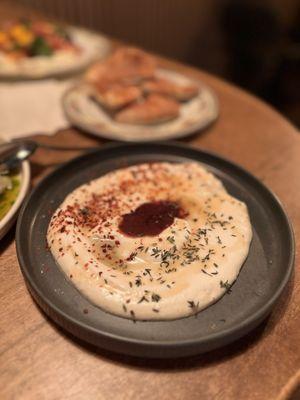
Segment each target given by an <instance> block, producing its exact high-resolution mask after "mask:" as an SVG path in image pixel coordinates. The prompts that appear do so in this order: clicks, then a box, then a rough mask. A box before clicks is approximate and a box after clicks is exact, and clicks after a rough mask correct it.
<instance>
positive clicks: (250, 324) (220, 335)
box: [16, 142, 295, 358]
mask: <svg viewBox="0 0 300 400" xmlns="http://www.w3.org/2000/svg"><path fill="white" fill-rule="evenodd" d="M149 144H151V145H155V144H157V145H158V146H162V147H164V148H168V147H169V148H172V149H177V150H178V151H180V149H183V150H187V151H192V152H197V153H198V154H206V155H208V156H209V157H212V158H216V159H218V160H221V161H222V162H225V164H228V165H229V166H231V168H232V167H233V168H234V169H235V170H238V171H239V172H241V173H242V174H243V175H244V176H246V177H247V178H248V179H250V180H252V181H253V182H254V183H255V184H256V185H258V186H259V187H260V189H261V190H264V191H265V193H267V194H268V196H270V197H271V198H272V201H273V202H274V203H275V204H276V205H277V207H279V209H280V210H281V213H282V216H283V217H284V219H285V222H286V228H287V229H288V232H289V239H290V248H289V254H290V257H289V260H288V262H287V268H286V272H285V275H284V277H283V279H282V280H281V282H280V284H279V285H278V288H277V290H276V291H274V293H273V295H272V296H271V297H270V299H269V300H268V301H267V302H266V303H265V304H264V305H263V306H262V307H261V308H259V309H258V310H257V311H256V312H254V313H253V314H252V315H251V316H249V317H248V318H246V319H245V320H243V321H242V322H240V323H239V324H237V325H235V326H234V327H233V328H228V329H225V330H222V331H221V332H216V333H211V334H208V335H207V336H204V337H202V338H200V339H199V340H197V341H196V340H193V339H187V340H174V341H170V340H168V341H163V340H160V341H155V342H154V341H153V340H145V339H135V338H130V337H125V336H122V335H118V334H112V333H109V332H103V331H102V332H99V330H97V329H95V328H93V327H91V326H88V325H87V324H85V323H82V322H78V320H76V318H72V317H70V316H69V315H68V314H67V313H65V312H64V310H61V309H60V308H58V307H56V305H55V304H53V303H52V302H51V300H49V299H48V298H46V297H45V296H44V295H43V293H42V291H41V290H40V289H39V287H38V286H37V285H36V284H35V282H33V280H32V279H31V276H30V273H29V272H28V270H27V268H26V263H25V260H24V254H23V252H22V244H21V236H22V229H23V227H22V223H23V216H24V213H25V212H26V209H27V207H28V206H29V204H30V200H31V197H32V196H33V195H34V194H35V192H36V191H37V190H38V189H39V188H40V187H42V186H43V185H45V184H47V181H48V180H50V179H53V177H54V176H55V175H57V174H60V173H61V172H62V171H63V170H64V169H65V168H66V167H68V166H71V165H73V164H75V163H78V162H80V161H81V159H85V158H86V157H87V156H88V155H89V154H93V153H97V152H99V153H101V152H103V151H105V150H106V149H110V150H114V149H115V148H119V147H126V146H133V147H139V146H144V145H145V143H135V144H129V143H123V144H119V143H110V144H107V145H104V146H102V147H101V148H96V149H95V150H92V151H91V152H88V153H85V154H83V155H81V156H79V157H76V158H75V159H72V160H71V161H69V162H67V163H65V164H63V165H62V166H59V167H58V168H57V169H55V170H54V171H52V172H51V173H50V174H49V175H47V176H46V177H45V178H44V179H42V180H41V181H40V182H39V184H38V185H37V186H36V187H35V188H34V189H33V190H32V192H31V193H30V194H29V195H28V196H27V198H26V200H25V202H24V203H23V205H22V208H21V210H20V213H19V217H18V222H17V227H16V250H17V256H18V261H19V264H20V268H21V271H22V274H23V276H24V278H25V281H26V284H27V285H28V286H29V290H30V292H31V294H32V295H33V297H34V298H35V300H36V301H37V303H38V304H39V305H40V306H41V307H42V309H43V310H44V311H45V312H46V314H47V315H49V316H50V317H51V318H52V319H54V320H55V322H56V323H58V324H59V325H60V326H62V327H63V328H64V329H66V330H67V331H69V332H71V333H72V334H73V335H75V336H77V337H79V338H81V339H83V340H85V341H88V342H90V343H93V341H91V340H89V338H87V337H85V335H81V334H80V332H77V333H74V331H73V330H70V329H68V327H66V325H65V324H63V323H62V321H61V320H64V319H65V320H67V322H68V324H71V325H72V324H73V326H75V327H76V328H77V329H79V330H80V329H84V330H86V331H87V333H88V334H96V335H97V336H100V337H102V338H103V339H109V340H113V341H117V342H119V343H121V344H122V343H123V344H124V343H125V344H126V343H128V344H132V345H137V346H139V347H148V348H149V346H152V348H153V347H156V348H166V347H167V349H170V350H172V349H174V347H176V348H186V347H189V346H200V345H201V344H204V343H208V344H209V343H211V342H214V341H216V340H221V339H223V342H224V344H227V343H230V342H232V341H234V340H236V339H238V338H240V337H241V336H243V335H245V334H246V333H248V332H249V331H250V330H251V329H252V328H254V327H255V326H257V325H258V323H259V322H261V321H262V320H263V319H264V318H265V317H266V316H267V315H268V314H269V312H270V311H271V309H272V307H273V306H274V304H275V303H276V301H277V300H278V298H279V297H280V295H281V293H282V291H283V289H284V288H285V286H286V284H287V282H288V280H289V279H290V276H291V274H292V271H293V267H294V259H295V238H294V232H293V228H292V224H291V222H290V220H289V218H288V216H287V213H286V212H285V210H284V207H283V206H282V204H281V202H280V200H279V199H278V197H277V196H276V195H275V194H274V193H273V192H272V191H271V190H270V189H268V188H267V187H266V186H265V185H264V184H263V183H262V182H261V181H260V180H259V179H258V178H256V177H255V176H254V175H252V174H251V173H250V172H248V171H247V170H246V169H244V168H243V167H241V166H239V165H238V164H236V163H233V162H231V161H230V160H228V159H227V158H225V157H221V156H219V155H218V154H216V153H214V152H211V151H203V150H200V149H198V148H195V147H192V146H189V145H186V144H182V143H176V142H171V143H170V142H157V143H154V142H150V143H149ZM191 158H192V157H191ZM49 310H51V311H52V310H53V311H54V312H55V313H57V315H58V317H57V316H55V317H54V316H53V315H50V314H51V313H49ZM154 323H155V322H154ZM245 330H246V332H245ZM230 336H231V338H229V337H230ZM93 344H95V343H93ZM98 346H99V345H98ZM221 346H222V345H218V346H213V348H217V347H221ZM100 347H101V346H100ZM103 348H107V349H109V350H112V351H116V352H120V353H121V352H122V351H118V350H114V349H113V346H111V345H110V346H107V345H104V346H103ZM201 352H204V351H200V353H201ZM123 353H125V354H133V353H132V352H126V351H124V352H123ZM196 353H199V351H198V352H196V351H191V352H188V351H187V352H184V354H181V353H180V352H179V354H178V355H177V356H179V357H180V356H181V357H182V356H185V355H191V354H196ZM147 357H155V356H151V355H147ZM162 357H164V358H165V357H174V355H172V354H171V355H169V354H168V352H167V353H166V354H163V355H162Z"/></svg>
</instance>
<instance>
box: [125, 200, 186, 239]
mask: <svg viewBox="0 0 300 400" xmlns="http://www.w3.org/2000/svg"><path fill="white" fill-rule="evenodd" d="M184 215H185V214H184V212H183V211H182V209H181V208H180V206H179V205H178V204H177V203H174V202H171V201H154V202H151V203H145V204H142V205H141V206H139V207H138V208H137V209H136V210H135V211H132V212H131V213H129V214H124V215H123V217H122V221H121V222H120V224H119V229H120V231H121V232H123V233H124V234H126V235H128V236H132V237H141V236H156V235H159V234H160V233H161V232H162V231H163V230H165V229H166V228H168V227H169V226H170V225H172V223H173V221H174V218H175V217H181V218H183V217H184Z"/></svg>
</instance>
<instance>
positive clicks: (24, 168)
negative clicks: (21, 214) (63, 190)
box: [0, 161, 30, 240]
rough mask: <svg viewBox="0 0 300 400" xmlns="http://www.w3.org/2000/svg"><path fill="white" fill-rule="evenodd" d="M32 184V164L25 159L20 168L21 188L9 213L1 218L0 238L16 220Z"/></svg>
mask: <svg viewBox="0 0 300 400" xmlns="http://www.w3.org/2000/svg"><path fill="white" fill-rule="evenodd" d="M29 186H30V164H29V162H28V161H24V162H23V163H22V165H21V168H20V190H19V193H18V196H17V198H16V200H15V202H14V204H13V205H12V207H11V208H10V209H9V211H8V213H7V214H5V215H4V217H3V218H2V219H1V220H0V240H1V239H2V238H3V236H4V235H5V234H6V233H7V232H8V230H9V229H10V228H11V227H12V225H13V223H14V222H15V220H16V218H17V215H18V211H19V208H20V206H21V204H22V203H23V200H24V198H25V196H26V194H27V192H28V190H29Z"/></svg>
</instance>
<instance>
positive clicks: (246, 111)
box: [0, 60, 300, 400]
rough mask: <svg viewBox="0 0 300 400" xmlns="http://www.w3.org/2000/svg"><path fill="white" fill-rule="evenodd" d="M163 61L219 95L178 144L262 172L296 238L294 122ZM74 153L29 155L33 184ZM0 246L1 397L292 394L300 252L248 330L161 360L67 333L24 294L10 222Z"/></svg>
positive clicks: (299, 188) (187, 398) (57, 139)
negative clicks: (198, 128)
mask: <svg viewBox="0 0 300 400" xmlns="http://www.w3.org/2000/svg"><path fill="white" fill-rule="evenodd" d="M162 63H163V65H164V66H168V67H171V68H174V69H176V70H177V71H182V72H184V73H185V74H187V75H189V76H191V77H194V78H199V79H202V80H203V81H204V82H205V83H206V84H208V85H210V86H211V87H212V88H213V89H214V90H215V92H216V93H217V95H218V97H219V100H220V108H221V115H220V118H219V120H218V121H217V122H216V123H215V124H214V125H213V126H211V127H210V128H209V129H207V130H206V131H204V132H202V133H199V134H198V135H197V136H195V137H193V138H190V139H186V140H185V142H188V143H190V144H192V145H194V146H196V147H199V148H202V149H206V150H212V151H214V152H217V153H218V154H220V155H223V156H225V157H227V158H229V159H231V160H232V161H234V162H237V163H239V164H240V165H242V166H243V167H245V168H247V169H248V170H249V171H251V172H252V173H253V174H255V175H256V176H257V177H259V178H260V179H261V180H263V181H264V182H265V183H266V184H267V185H268V186H269V187H270V188H271V189H272V190H273V191H274V192H275V193H276V194H277V195H278V197H279V198H280V199H281V201H282V203H283V205H284V207H285V208H286V210H287V212H288V214H289V217H290V219H291V221H292V223H293V225H294V230H295V234H296V238H297V237H298V236H299V233H300V207H299V202H300V136H299V134H298V132H297V130H296V129H295V128H294V127H293V126H292V125H291V124H290V123H289V122H288V121H286V120H285V119H284V118H283V117H282V116H281V115H280V114H278V113H277V112H276V111H275V110H273V109H272V108H270V107H269V106H267V105H266V104H264V103H263V102H262V101H260V100H258V99H257V98H255V97H253V96H250V95H249V94H247V93H245V92H244V91H242V90H239V89H238V88H236V87H234V86H232V85H229V84H228V83H225V82H223V81H221V80H219V79H217V78H215V77H212V76H210V75H208V74H206V73H204V72H201V71H198V70H195V69H192V68H189V67H186V66H182V65H179V64H177V63H174V62H170V61H166V60H164V61H162ZM38 139H39V140H40V141H42V142H44V143H51V144H64V145H68V144H72V145H74V144H75V143H76V144H78V145H87V146H89V145H97V144H98V145H102V144H103V143H104V141H101V140H96V139H94V138H92V137H90V136H86V135H84V134H81V133H79V132H78V131H76V130H75V129H70V130H67V131H63V132H60V133H58V134H56V135H55V136H53V137H42V136H41V137H38ZM75 155H76V153H68V154H66V153H54V152H50V151H46V150H39V151H38V152H37V153H36V155H35V156H34V157H33V159H32V173H33V178H34V179H33V181H34V183H36V181H38V180H39V179H41V177H42V176H44V175H45V174H47V173H48V172H49V171H50V170H51V169H52V168H53V167H54V166H55V165H56V164H58V163H61V162H63V161H66V160H67V158H72V157H74V156H75ZM24 240H26V238H24ZM297 250H298V252H299V242H297ZM0 252H1V258H0V313H1V314H0V315H1V319H0V398H1V399H2V400H6V399H22V400H27V399H30V400H35V399H36V400H42V399H47V400H48V399H58V400H59V399H72V400H77V399H105V400H109V399H114V400H118V399H124V400H131V399H144V400H148V399H159V400H165V399H171V400H192V399H200V400H206V399H207V400H211V399H216V400H217V399H220V400H221V399H222V400H232V399H238V400H248V399H249V400H250V399H251V400H271V399H277V400H279V399H283V398H284V399H287V398H290V399H292V397H289V395H288V394H291V392H292V389H290V386H294V385H295V384H296V383H297V382H299V379H300V378H299V376H300V375H299V367H300V348H299V344H300V307H299V304H300V276H299V271H298V268H297V267H299V258H297V259H296V272H295V274H294V277H293V279H292V281H291V282H290V283H289V285H288V287H287V288H286V290H285V292H284V294H283V296H282V297H281V299H280V301H279V302H278V304H277V306H276V308H275V309H274V311H273V313H272V315H271V316H270V318H269V319H268V320H267V321H265V322H264V323H263V324H262V325H261V326H260V327H259V328H257V329H256V330H255V331H254V332H252V333H251V334H249V335H248V336H247V337H245V338H243V339H241V340H239V341H238V342H236V343H234V344H232V345H230V346H227V347H226V348H223V349H220V350H216V351H213V352H211V353H209V354H205V355H200V356H197V357H192V358H187V359H178V360H165V361H161V360H145V359H134V358H130V357H126V356H121V355H117V354H112V353H108V352H106V351H102V350H99V349H96V348H94V347H92V346H89V345H86V344H84V343H82V342H80V341H79V340H76V339H74V338H71V337H70V336H69V335H68V334H66V333H65V332H63V331H62V330H61V329H59V328H58V327H57V326H56V325H54V324H53V323H52V322H51V321H49V320H48V319H47V317H46V316H45V315H44V314H43V313H42V312H41V310H40V309H39V308H38V307H37V306H36V304H35V303H34V301H33V300H32V298H31V297H30V295H29V293H28V291H27V289H26V286H25V283H24V280H23V277H22V275H21V272H20V269H19V266H18V261H17V257H16V250H15V242H14V229H12V230H11V232H10V233H9V234H8V235H7V236H6V238H5V239H4V240H3V241H2V242H1V244H0ZM297 372H298V374H297ZM295 396H297V395H295ZM294 398H295V399H296V397H294ZM297 398H299V397H297Z"/></svg>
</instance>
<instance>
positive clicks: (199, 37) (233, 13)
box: [9, 0, 300, 126]
mask: <svg viewBox="0 0 300 400" xmlns="http://www.w3.org/2000/svg"><path fill="white" fill-rule="evenodd" d="M9 3H10V5H11V4H12V3H15V4H16V9H15V12H16V13H17V9H18V6H27V7H30V8H32V9H34V10H36V11H39V12H41V13H43V14H44V15H46V16H48V17H55V18H58V19H62V20H64V21H66V22H69V23H73V24H78V25H82V26H85V27H88V28H92V29H95V30H97V31H101V32H103V33H105V34H107V35H109V36H112V37H114V38H117V39H120V40H123V41H126V42H130V43H133V44H136V45H138V46H141V47H144V48H145V49H147V50H150V51H153V52H156V53H159V54H161V55H164V56H167V57H171V58H174V59H177V60H179V61H182V62H184V63H189V64H191V65H193V66H196V67H200V68H202V69H204V70H206V71H208V72H211V73H213V74H216V75H218V76H220V77H222V78H225V79H227V80H229V81H231V82H233V83H235V84H237V85H239V86H241V87H243V88H245V89H247V90H249V91H250V92H252V93H254V94H256V95H258V96H259V97H261V98H263V99H265V100H266V101H268V102H269V103H271V104H272V105H273V106H274V107H276V108H277V109H278V110H280V111H281V112H282V113H283V114H285V116H286V117H287V118H289V119H290V120H291V121H292V122H293V123H294V124H296V125H298V126H300V1H298V0H264V1H257V0H11V1H10V2H9Z"/></svg>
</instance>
